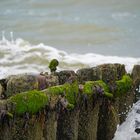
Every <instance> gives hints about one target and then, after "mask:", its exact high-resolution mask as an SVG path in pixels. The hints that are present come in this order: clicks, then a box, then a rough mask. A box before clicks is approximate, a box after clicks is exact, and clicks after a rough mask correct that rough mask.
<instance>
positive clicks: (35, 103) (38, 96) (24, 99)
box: [9, 90, 48, 115]
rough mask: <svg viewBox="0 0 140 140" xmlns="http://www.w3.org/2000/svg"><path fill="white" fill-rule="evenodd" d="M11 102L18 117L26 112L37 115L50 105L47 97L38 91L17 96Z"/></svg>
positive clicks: (11, 98)
mask: <svg viewBox="0 0 140 140" xmlns="http://www.w3.org/2000/svg"><path fill="white" fill-rule="evenodd" d="M9 100H10V102H12V103H13V104H15V113H16V114H18V115H22V114H24V113H25V112H28V113H31V114H35V113H37V112H38V111H39V110H40V109H41V108H43V107H44V106H45V105H47V104H48V97H47V95H46V94H44V93H42V92H41V91H37V90H33V91H28V92H24V93H19V94H16V95H14V96H12V97H10V99H9Z"/></svg>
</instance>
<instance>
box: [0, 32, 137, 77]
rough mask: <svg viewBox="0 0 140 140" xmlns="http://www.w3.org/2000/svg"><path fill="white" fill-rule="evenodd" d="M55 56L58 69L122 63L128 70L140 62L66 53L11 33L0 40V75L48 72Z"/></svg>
mask: <svg viewBox="0 0 140 140" xmlns="http://www.w3.org/2000/svg"><path fill="white" fill-rule="evenodd" d="M54 58H56V59H58V60H59V62H60V65H59V67H58V70H64V69H72V70H75V71H76V70H77V69H79V68H84V67H94V66H96V65H99V64H103V63H121V64H125V66H126V70H127V71H128V72H131V70H132V68H133V65H135V64H140V58H132V57H119V56H104V55H100V54H96V53H86V54H78V53H67V52H65V51H63V50H58V49H56V48H54V47H51V46H47V45H45V44H43V43H40V44H38V45H33V44H30V43H29V42H28V41H25V40H23V39H21V38H17V39H15V40H14V39H13V33H11V40H8V39H6V38H5V36H4V34H3V35H2V39H1V40H0V66H1V67H0V78H3V77H5V76H8V75H10V74H15V73H25V72H33V73H38V72H42V71H49V70H48V63H49V61H50V60H51V59H54Z"/></svg>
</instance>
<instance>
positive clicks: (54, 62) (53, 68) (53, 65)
mask: <svg viewBox="0 0 140 140" xmlns="http://www.w3.org/2000/svg"><path fill="white" fill-rule="evenodd" d="M58 65H59V62H58V60H57V59H52V60H51V62H50V63H49V68H50V71H51V72H55V71H56V70H57V68H56V67H57V66H58Z"/></svg>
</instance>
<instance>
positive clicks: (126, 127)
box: [113, 101, 140, 140]
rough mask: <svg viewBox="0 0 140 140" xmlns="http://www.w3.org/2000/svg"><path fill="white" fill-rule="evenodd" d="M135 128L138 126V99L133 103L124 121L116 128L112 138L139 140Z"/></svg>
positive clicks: (139, 116)
mask: <svg viewBox="0 0 140 140" xmlns="http://www.w3.org/2000/svg"><path fill="white" fill-rule="evenodd" d="M136 128H140V101H138V102H137V103H135V104H134V105H133V107H132V110H131V111H130V113H129V114H128V117H127V119H126V121H125V122H124V123H123V124H122V125H120V126H119V127H118V128H117V131H116V133H115V137H114V139H113V140H140V134H137V133H136V132H135V129H136Z"/></svg>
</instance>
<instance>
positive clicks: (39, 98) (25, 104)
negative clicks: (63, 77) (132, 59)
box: [8, 75, 132, 116]
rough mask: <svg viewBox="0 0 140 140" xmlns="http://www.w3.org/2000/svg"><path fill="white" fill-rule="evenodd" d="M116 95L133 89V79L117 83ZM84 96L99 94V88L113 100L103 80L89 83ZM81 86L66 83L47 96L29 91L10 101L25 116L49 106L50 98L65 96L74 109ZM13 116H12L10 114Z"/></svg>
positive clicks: (126, 78) (68, 106)
mask: <svg viewBox="0 0 140 140" xmlns="http://www.w3.org/2000/svg"><path fill="white" fill-rule="evenodd" d="M116 85H117V88H116V94H117V95H116V94H115V97H116V96H117V97H119V96H120V95H123V94H124V93H125V94H126V93H127V92H128V91H129V90H130V89H131V88H132V79H131V78H130V76H128V75H124V76H123V77H122V79H121V80H118V81H116ZM83 86H84V88H83V94H87V95H88V96H91V95H92V94H98V91H96V88H97V87H100V88H101V89H102V90H103V96H106V97H108V98H113V97H114V96H113V94H112V93H110V92H109V87H108V85H107V84H106V83H104V82H103V81H102V80H98V81H87V82H85V84H84V85H83ZM78 93H79V86H78V83H77V81H75V82H73V83H65V84H63V85H58V86H53V87H49V88H48V89H47V94H44V93H43V92H41V91H36V90H33V91H28V92H24V93H19V94H16V95H14V96H12V97H10V98H9V99H8V100H9V101H10V102H12V103H14V104H15V113H16V114H19V115H21V114H24V113H25V112H29V113H31V114H35V113H37V112H38V111H39V110H40V109H41V108H43V107H44V106H45V105H47V104H48V102H49V101H48V96H47V95H50V96H59V95H61V96H64V97H65V98H66V99H67V101H68V105H67V109H73V108H74V107H75V105H76V104H77V102H78V95H79V94H78ZM9 115H10V116H11V114H9Z"/></svg>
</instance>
